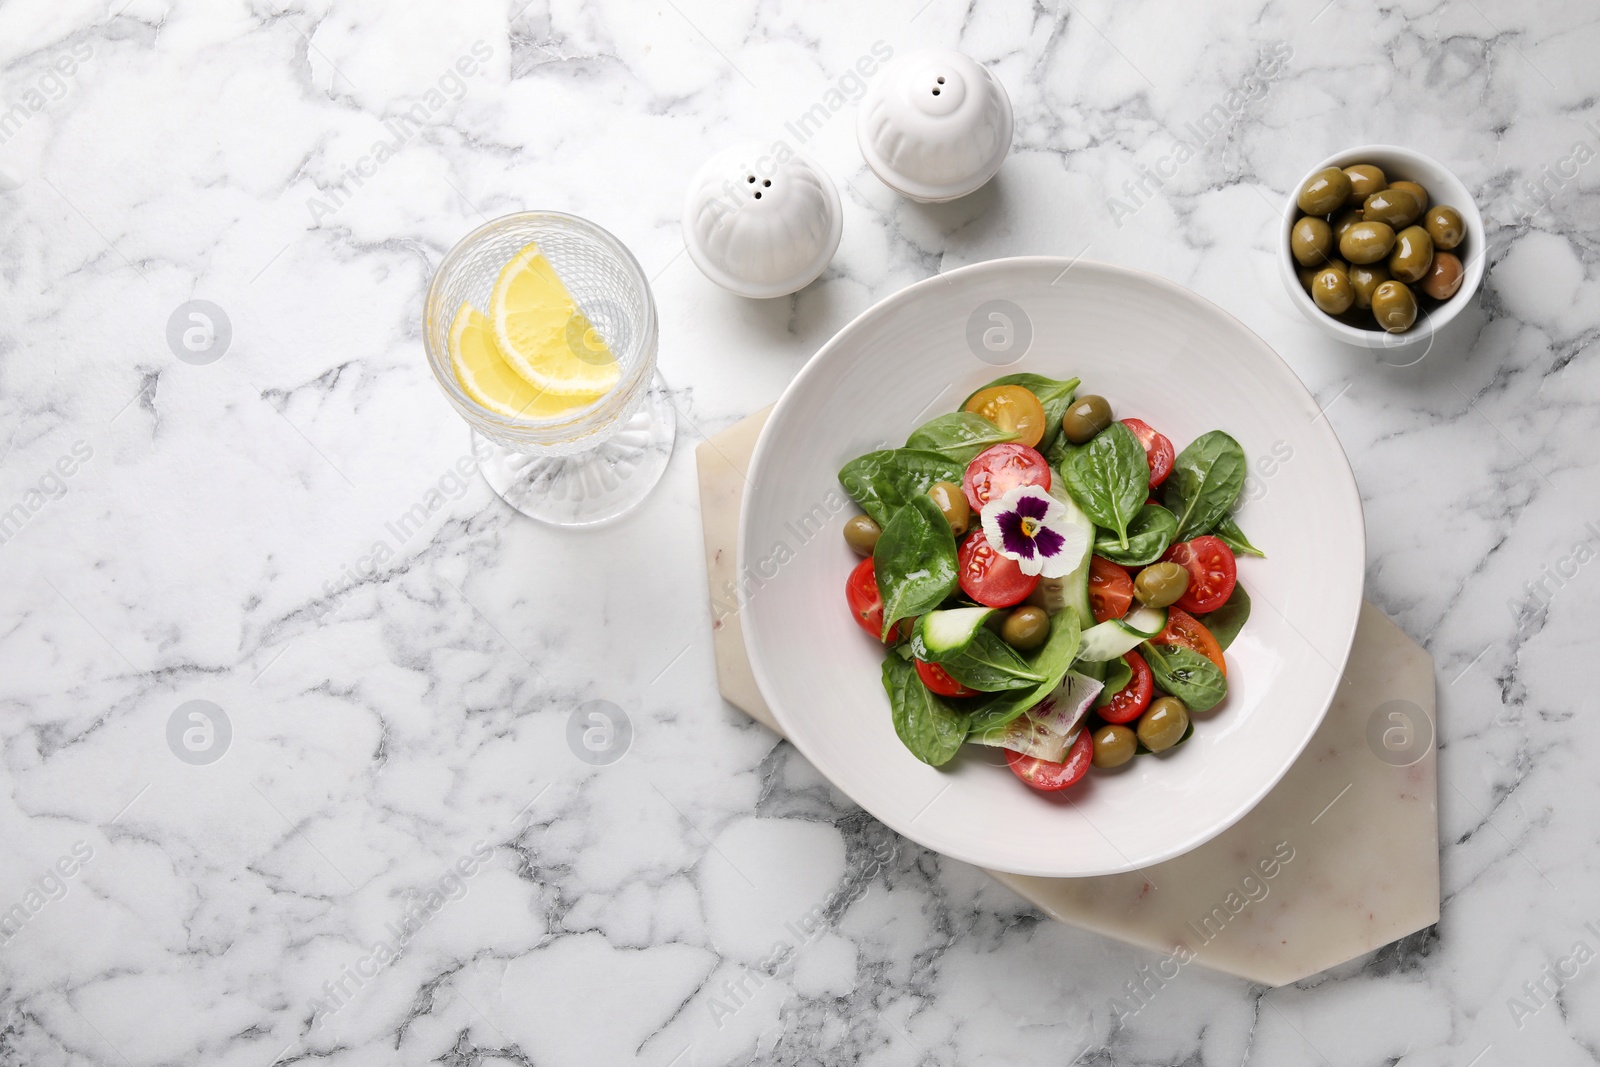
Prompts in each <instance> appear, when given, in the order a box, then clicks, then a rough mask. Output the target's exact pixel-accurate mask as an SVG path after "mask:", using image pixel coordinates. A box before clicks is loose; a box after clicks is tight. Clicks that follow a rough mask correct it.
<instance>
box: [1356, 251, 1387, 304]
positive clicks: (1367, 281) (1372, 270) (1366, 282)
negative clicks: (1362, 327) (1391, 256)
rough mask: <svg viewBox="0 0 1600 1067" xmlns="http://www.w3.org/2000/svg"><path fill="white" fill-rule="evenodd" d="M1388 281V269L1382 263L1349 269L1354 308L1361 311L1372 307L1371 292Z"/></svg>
mask: <svg viewBox="0 0 1600 1067" xmlns="http://www.w3.org/2000/svg"><path fill="white" fill-rule="evenodd" d="M1388 280H1389V268H1388V267H1385V266H1384V265H1383V264H1382V263H1365V264H1362V265H1361V266H1358V267H1351V268H1350V288H1351V289H1352V290H1353V291H1354V292H1355V297H1356V299H1355V306H1356V307H1357V308H1359V309H1361V310H1363V311H1364V310H1366V309H1367V308H1370V307H1372V291H1373V290H1374V289H1376V288H1377V287H1378V286H1380V285H1382V284H1383V283H1384V282H1386V281H1388Z"/></svg>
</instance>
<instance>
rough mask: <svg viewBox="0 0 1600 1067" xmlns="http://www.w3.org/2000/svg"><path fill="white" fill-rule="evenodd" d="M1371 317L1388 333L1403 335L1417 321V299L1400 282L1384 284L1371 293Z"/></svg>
mask: <svg viewBox="0 0 1600 1067" xmlns="http://www.w3.org/2000/svg"><path fill="white" fill-rule="evenodd" d="M1372 316H1373V318H1375V319H1377V320H1378V325H1379V326H1382V327H1383V328H1384V329H1385V330H1388V331H1389V332H1390V333H1405V332H1406V331H1407V330H1409V329H1411V324H1412V323H1413V322H1416V321H1417V298H1416V297H1415V296H1413V295H1412V294H1411V290H1410V289H1408V288H1406V286H1405V285H1404V284H1403V283H1401V282H1396V281H1388V282H1384V283H1382V284H1381V285H1379V286H1378V287H1377V288H1376V289H1374V290H1373V291H1372Z"/></svg>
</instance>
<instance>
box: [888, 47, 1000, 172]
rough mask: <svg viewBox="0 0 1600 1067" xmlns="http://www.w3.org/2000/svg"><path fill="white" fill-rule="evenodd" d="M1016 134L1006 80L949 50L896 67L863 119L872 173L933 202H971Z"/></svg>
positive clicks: (916, 55) (914, 56)
mask: <svg viewBox="0 0 1600 1067" xmlns="http://www.w3.org/2000/svg"><path fill="white" fill-rule="evenodd" d="M1012 132H1013V122H1012V115H1011V98H1010V97H1009V96H1008V95H1006V89H1005V86H1004V85H1001V84H1000V79H999V78H996V77H995V76H994V75H993V74H991V73H990V72H989V70H988V68H986V67H984V66H983V65H982V64H981V63H978V62H977V61H976V60H974V59H972V58H971V57H969V56H965V55H962V54H961V53H960V52H952V51H949V50H947V49H942V48H930V49H927V50H924V51H920V52H910V53H907V54H906V55H903V56H900V57H899V58H897V59H895V60H893V61H891V62H890V63H889V64H888V65H887V66H885V67H884V68H883V72H882V74H881V75H879V77H878V79H877V80H876V81H875V82H874V83H873V85H872V88H870V89H868V90H867V94H866V96H865V97H863V98H862V101H861V106H860V110H859V111H858V112H857V115H856V141H857V142H858V143H859V144H860V146H861V154H862V155H863V156H864V157H865V158H866V161H867V166H869V167H871V168H872V171H873V173H874V174H876V175H877V176H878V178H879V179H880V180H881V181H882V182H883V184H885V185H887V186H889V188H891V189H893V190H894V191H895V192H897V193H899V194H901V195H902V196H906V197H910V198H911V199H912V200H922V201H925V202H930V203H941V202H943V201H946V200H954V199H956V198H957V197H962V196H966V195H967V194H968V193H971V192H975V191H977V190H978V189H979V188H980V187H981V186H982V185H983V184H984V183H985V182H987V181H988V180H989V179H990V178H992V177H994V175H995V172H996V171H998V170H999V169H1000V164H1001V163H1003V162H1005V158H1006V153H1008V152H1009V151H1011V137H1012Z"/></svg>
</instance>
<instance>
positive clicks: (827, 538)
mask: <svg viewBox="0 0 1600 1067" xmlns="http://www.w3.org/2000/svg"><path fill="white" fill-rule="evenodd" d="M996 315H998V316H1000V317H999V318H995V317H994V316H996ZM986 331H987V333H986ZM1008 331H1009V332H1008ZM969 338H972V339H973V340H972V341H971V342H969ZM1007 341H1009V344H1007V343H1006V342H1007ZM986 342H987V344H986ZM996 349H999V351H996ZM980 353H981V354H980ZM1017 371H1033V372H1037V373H1040V374H1045V375H1050V376H1052V377H1059V378H1068V377H1073V376H1076V377H1080V378H1082V379H1083V386H1082V388H1081V390H1080V392H1084V393H1088V392H1093V393H1099V394H1101V395H1104V396H1105V397H1107V398H1108V399H1109V400H1110V401H1111V405H1112V408H1113V410H1114V412H1116V414H1117V415H1118V417H1124V416H1130V415H1132V416H1138V417H1140V418H1143V419H1145V420H1146V421H1147V422H1149V423H1150V424H1151V425H1153V426H1155V427H1156V428H1157V429H1158V430H1160V431H1161V432H1163V433H1165V434H1167V435H1168V436H1169V437H1171V438H1172V440H1173V443H1174V445H1176V446H1177V447H1179V448H1182V447H1183V446H1184V445H1186V444H1188V443H1189V442H1190V441H1191V440H1193V439H1194V438H1195V437H1197V436H1199V435H1200V434H1201V433H1204V432H1205V431H1207V430H1212V429H1224V430H1227V431H1228V432H1229V433H1231V434H1233V435H1234V436H1235V437H1237V438H1238V439H1239V441H1240V443H1241V444H1242V445H1243V446H1244V449H1245V452H1246V454H1247V455H1248V456H1249V457H1250V462H1251V464H1252V473H1251V477H1250V479H1249V480H1248V482H1247V483H1246V487H1245V492H1244V497H1245V501H1246V502H1245V503H1243V505H1242V507H1241V508H1240V510H1239V513H1238V514H1239V521H1240V524H1241V525H1242V526H1243V528H1244V529H1245V531H1246V532H1247V533H1248V534H1249V536H1250V538H1251V539H1252V540H1253V541H1254V542H1255V543H1256V544H1257V545H1259V546H1261V547H1262V548H1263V549H1265V550H1266V552H1267V553H1268V555H1269V556H1270V558H1269V559H1266V560H1256V559H1248V560H1245V561H1243V562H1242V563H1241V565H1240V568H1239V569H1240V573H1241V580H1242V581H1243V583H1244V584H1245V586H1246V588H1247V589H1248V591H1249V593H1250V595H1251V597H1252V598H1254V604H1255V606H1254V611H1253V613H1252V615H1251V618H1250V621H1249V624H1248V625H1247V626H1246V627H1245V629H1244V631H1243V633H1242V634H1241V635H1240V636H1239V638H1238V640H1237V641H1236V642H1235V643H1234V645H1233V647H1232V648H1230V649H1229V650H1228V661H1229V668H1228V677H1229V682H1230V686H1231V691H1230V693H1229V696H1228V698H1227V699H1226V700H1225V701H1224V702H1223V703H1222V704H1221V705H1219V706H1218V707H1217V708H1216V709H1214V710H1213V711H1210V712H1207V713H1205V714H1203V715H1198V716H1196V727H1195V732H1194V736H1193V737H1192V738H1190V740H1189V741H1188V742H1187V743H1185V744H1184V745H1183V746H1181V747H1179V748H1178V749H1176V750H1174V751H1173V752H1172V753H1170V754H1168V755H1164V756H1143V757H1140V758H1138V759H1135V760H1134V761H1133V762H1132V763H1131V764H1129V765H1128V766H1127V767H1125V768H1124V769H1122V770H1120V771H1116V772H1110V773H1107V772H1102V771H1098V770H1092V771H1090V773H1089V776H1088V778H1087V779H1086V780H1085V781H1084V782H1081V783H1079V784H1078V785H1077V786H1075V787H1073V788H1072V789H1071V790H1068V791H1067V792H1065V793H1063V794H1060V795H1059V796H1050V795H1046V794H1041V793H1035V792H1033V791H1031V790H1030V789H1028V787H1026V786H1025V785H1023V784H1022V783H1021V782H1020V781H1018V780H1017V779H1016V778H1015V777H1014V776H1013V775H1012V774H1011V773H1010V771H1009V770H1007V768H1006V766H1005V763H1004V760H1003V759H1002V758H1000V756H999V754H998V753H997V751H996V750H987V749H979V748H977V747H976V746H973V745H967V746H965V747H964V749H963V751H962V753H961V754H960V755H958V756H957V757H956V758H955V760H953V761H952V762H951V763H949V764H947V765H946V766H945V767H943V768H933V767H929V766H927V765H925V764H923V763H920V762H918V761H917V760H916V759H915V758H914V757H913V756H912V755H911V753H910V752H908V751H907V750H906V749H905V747H904V746H903V745H902V744H901V743H900V740H899V739H898V738H897V737H896V736H895V732H894V728H893V726H892V724H891V721H890V713H889V702H888V698H887V697H886V696H885V695H884V692H883V688H882V685H881V683H880V681H879V669H880V666H881V663H882V658H883V651H882V649H881V648H880V647H878V646H877V645H876V644H875V642H873V641H872V640H871V638H870V637H868V636H867V635H866V634H864V633H862V631H861V630H860V628H859V627H857V626H856V624H855V622H854V621H853V620H852V619H851V617H850V613H849V610H848V609H847V608H846V606H845V597H844V586H845V578H846V576H847V575H848V574H849V572H850V569H851V568H852V567H853V566H854V564H855V563H856V562H857V560H856V558H855V557H854V556H853V555H852V554H851V552H850V550H849V548H848V547H847V546H846V545H845V543H844V540H843V537H842V536H841V528H842V527H843V525H844V522H845V520H846V519H847V518H848V517H849V516H850V515H852V514H854V513H855V512H856V510H857V509H856V507H855V505H854V504H853V503H852V502H851V501H850V500H849V498H848V497H847V496H846V495H845V493H844V490H843V489H842V488H841V487H840V485H839V482H838V480H837V472H838V470H839V468H840V467H841V466H843V465H844V464H845V463H846V462H847V461H849V460H850V459H852V458H854V457H856V456H858V455H860V454H862V453H864V452H868V451H870V450H872V449H874V448H878V447H885V446H890V447H892V446H898V445H899V444H901V443H902V442H904V440H905V438H906V435H907V434H909V433H910V432H911V430H913V429H914V428H915V427H916V426H917V425H919V424H920V423H921V422H923V421H925V420H926V419H929V418H931V417H933V416H934V415H937V414H941V413H943V412H947V411H952V410H954V409H955V408H956V406H957V405H958V404H960V403H961V401H962V400H963V399H964V398H965V397H966V396H967V394H968V393H969V392H970V391H971V390H973V389H975V388H976V387H978V386H980V385H982V384H984V383H985V382H987V381H989V380H990V379H992V378H995V377H998V376H999V375H1001V374H1007V373H1012V372H1017ZM749 482H750V486H749V488H748V489H747V491H746V496H745V502H744V510H743V514H742V516H741V520H740V529H739V574H740V581H739V585H740V608H741V613H742V624H743V627H744V638H745V644H746V647H747V649H748V651H749V655H750V663H751V666H752V667H753V668H754V671H755V677H756V681H757V684H758V685H759V686H760V688H761V692H762V695H763V696H765V697H766V700H767V702H768V704H769V705H770V706H771V707H772V710H773V712H774V713H775V714H776V716H777V718H778V722H779V723H780V724H781V725H782V727H783V730H784V732H785V733H786V734H787V735H788V737H789V739H790V740H791V741H792V742H793V743H794V744H795V746H796V747H797V748H799V750H800V751H801V752H802V753H804V754H805V756H806V758H807V759H809V760H810V761H811V762H812V763H813V764H814V765H815V766H816V767H817V768H818V769H819V770H820V771H821V772H822V773H823V774H824V775H826V776H827V777H828V779H829V780H830V781H832V782H833V783H834V784H835V785H836V786H838V787H839V788H840V789H842V790H843V791H844V792H845V793H847V794H849V796H850V797H851V798H852V799H854V800H855V802H856V803H858V804H860V805H861V806H862V807H863V808H865V809H866V810H867V811H869V812H871V813H872V814H873V815H875V816H876V817H877V818H879V819H880V820H882V821H883V822H884V823H886V824H888V825H889V826H890V827H891V828H893V829H894V830H896V831H898V832H899V833H901V834H904V835H905V836H907V837H909V838H911V839H913V840H915V841H917V842H919V843H921V844H923V845H926V846H927V847H928V848H931V849H934V850H935V851H937V852H941V853H943V854H945V855H947V856H952V857H954V858H956V859H959V860H965V861H967V862H969V863H975V864H979V865H980V866H984V867H989V868H992V869H995V870H1001V871H1010V872H1014V873H1018V874H1029V875H1040V876H1046V877H1068V876H1082V875H1099V874H1110V873H1114V872H1120V871H1127V870H1132V869H1134V868H1137V867H1144V866H1147V865H1149V864H1152V863H1157V862H1159V861H1161V860H1164V859H1168V858H1170V857H1172V856H1176V855H1178V854H1180V853H1183V852H1185V851H1187V850H1189V849H1192V848H1194V847H1195V846H1197V845H1199V844H1202V843H1203V842H1205V841H1207V840H1209V839H1210V838H1212V837H1213V836H1215V835H1216V834H1218V833H1221V832H1222V831H1223V830H1224V829H1226V828H1227V827H1228V826H1230V825H1232V824H1233V823H1234V822H1235V821H1236V820H1238V819H1239V818H1240V817H1241V816H1243V815H1244V814H1245V813H1246V812H1247V811H1249V810H1250V809H1251V807H1253V806H1254V805H1255V804H1256V802H1257V801H1259V800H1260V799H1261V798H1262V797H1263V796H1265V795H1266V793H1267V791H1268V790H1270V789H1271V788H1272V786H1273V785H1274V784H1275V783H1276V782H1277V781H1278V779H1279V778H1280V777H1282V775H1283V774H1284V772H1286V771H1287V770H1288V769H1289V766H1290V765H1291V764H1292V763H1293V762H1294V760H1295V758H1296V757H1297V756H1299V754H1300V751H1301V749H1302V748H1304V747H1305V744H1306V742H1307V741H1308V740H1309V739H1310V738H1311V735H1312V734H1313V732H1315V730H1316V728H1317V725H1318V724H1319V723H1320V722H1321V720H1322V716H1323V713H1324V712H1325V711H1326V710H1327V707H1328V704H1329V702H1330V700H1331V699H1332V697H1333V694H1334V690H1335V687H1336V685H1337V684H1338V680H1339V677H1340V674H1341V672H1342V671H1343V669H1344V663H1345V659H1346V657H1347V655H1348V654H1349V650H1350V642H1351V638H1352V636H1353V634H1354V632H1355V625H1356V616H1357V613H1358V611H1359V609H1360V605H1361V589H1362V576H1363V564H1364V559H1365V532H1364V529H1363V526H1362V516H1361V501H1360V498H1359V497H1358V496H1357V493H1356V485H1355V480H1354V478H1353V476H1352V475H1351V472H1350V466H1349V463H1348V462H1347V461H1346V459H1345V456H1344V452H1343V451H1342V450H1341V448H1340V447H1339V442H1338V440H1337V438H1335V437H1334V434H1333V431H1332V430H1331V429H1329V427H1328V420H1327V419H1324V418H1320V417H1319V412H1318V409H1317V405H1316V403H1315V401H1314V400H1313V399H1312V397H1311V395H1310V394H1309V393H1308V392H1306V389H1305V387H1304V386H1302V385H1301V384H1300V381H1299V379H1297V378H1296V377H1295V375H1294V373H1293V372H1292V371H1291V370H1290V369H1289V367H1288V366H1287V365H1286V364H1285V363H1284V362H1283V361H1282V360H1281V359H1280V358H1279V357H1278V356H1277V355H1276V353H1274V352H1273V351H1272V349H1271V348H1269V347H1267V345H1266V343H1265V342H1263V341H1262V340H1261V339H1260V338H1258V337H1257V336H1256V335H1255V334H1253V333H1251V332H1250V331H1249V330H1248V329H1246V328H1245V326H1244V325H1243V324H1241V323H1240V322H1239V321H1238V320H1237V319H1234V318H1233V317H1232V316H1230V315H1228V314H1227V313H1226V312H1224V311H1222V310H1221V309H1220V308H1218V307H1217V306H1216V305H1214V304H1211V303H1209V302H1208V301H1206V300H1204V299H1202V298H1201V297H1199V296H1196V295H1195V294H1193V293H1191V292H1189V291H1188V290H1187V289H1184V288H1182V287H1180V286H1178V285H1175V284H1173V283H1172V282H1169V281H1166V280H1164V279H1161V278H1158V277H1156V276H1154V275H1150V274H1144V273H1140V272H1137V271H1131V270H1126V269H1123V268H1119V267H1112V266H1106V265H1101V264H1094V263H1086V262H1082V261H1079V262H1076V263H1074V262H1072V261H1069V260H1065V259H1058V258H1054V257H1032V258H1021V259H1003V260H995V261H992V262H988V263H979V264H975V265H973V266H970V267H963V268H961V269H959V270H954V271H951V272H950V273H948V274H943V275H939V276H938V277H934V278H929V279H927V280H926V281H923V282H919V283H918V284H916V285H913V286H911V287H910V288H908V289H905V290H902V291H901V292H899V293H896V294H895V295H893V296H891V297H889V298H888V299H886V300H884V301H882V302H881V303H879V304H877V305H875V306H874V307H872V308H870V309H868V310H867V311H866V312H864V313H863V314H862V315H861V316H860V317H858V318H857V319H856V320H855V321H854V322H852V323H850V324H849V325H848V326H846V327H845V328H844V329H842V330H841V331H839V333H838V334H837V335H836V336H835V337H834V338H833V339H832V340H831V341H829V342H828V343H827V344H826V345H824V346H823V348H822V350H821V351H819V352H818V353H817V354H816V355H815V356H814V357H812V359H811V361H810V362H809V363H807V364H806V366H805V367H804V368H803V369H802V370H801V371H800V373H799V375H798V376H797V377H796V378H795V380H794V382H793V383H792V384H791V385H790V386H789V388H788V390H787V391H786V392H785V393H784V394H783V397H782V398H781V399H780V400H779V401H778V404H777V406H776V408H775V409H774V410H773V412H772V416H771V418H770V419H769V420H768V422H767V425H766V428H765V429H764V430H763V432H762V434H761V439H760V441H759V442H758V443H757V446H756V450H755V455H754V457H753V458H752V460H751V465H750V471H749Z"/></svg>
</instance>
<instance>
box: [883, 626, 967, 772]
mask: <svg viewBox="0 0 1600 1067" xmlns="http://www.w3.org/2000/svg"><path fill="white" fill-rule="evenodd" d="M883 688H884V690H885V691H886V692H887V693H888V694H889V712H890V714H891V715H892V716H893V717H894V732H895V733H896V734H897V735H898V736H899V738H900V741H901V743H902V744H904V745H905V746H906V748H908V749H910V750H911V754H912V755H913V756H915V757H917V759H919V760H921V761H922V762H923V763H926V764H928V765H929V766H930V767H938V766H940V765H941V764H945V763H949V762H950V760H951V758H952V757H953V756H954V755H955V754H956V753H957V752H958V751H960V749H961V743H962V742H963V741H965V740H966V739H967V731H968V730H969V729H970V726H971V724H970V722H969V720H968V718H967V715H966V713H964V712H961V711H958V710H956V709H955V708H954V707H952V706H951V705H950V704H949V703H948V702H947V701H945V700H944V699H942V698H941V697H938V696H936V695H934V694H933V693H931V692H929V690H928V687H927V686H925V685H923V684H922V679H921V678H918V677H917V669H916V668H915V667H913V666H912V665H911V663H910V662H909V661H907V660H904V659H901V658H900V657H899V656H897V655H895V654H894V653H893V652H891V653H889V654H888V655H887V656H885V657H884V659H883Z"/></svg>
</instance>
